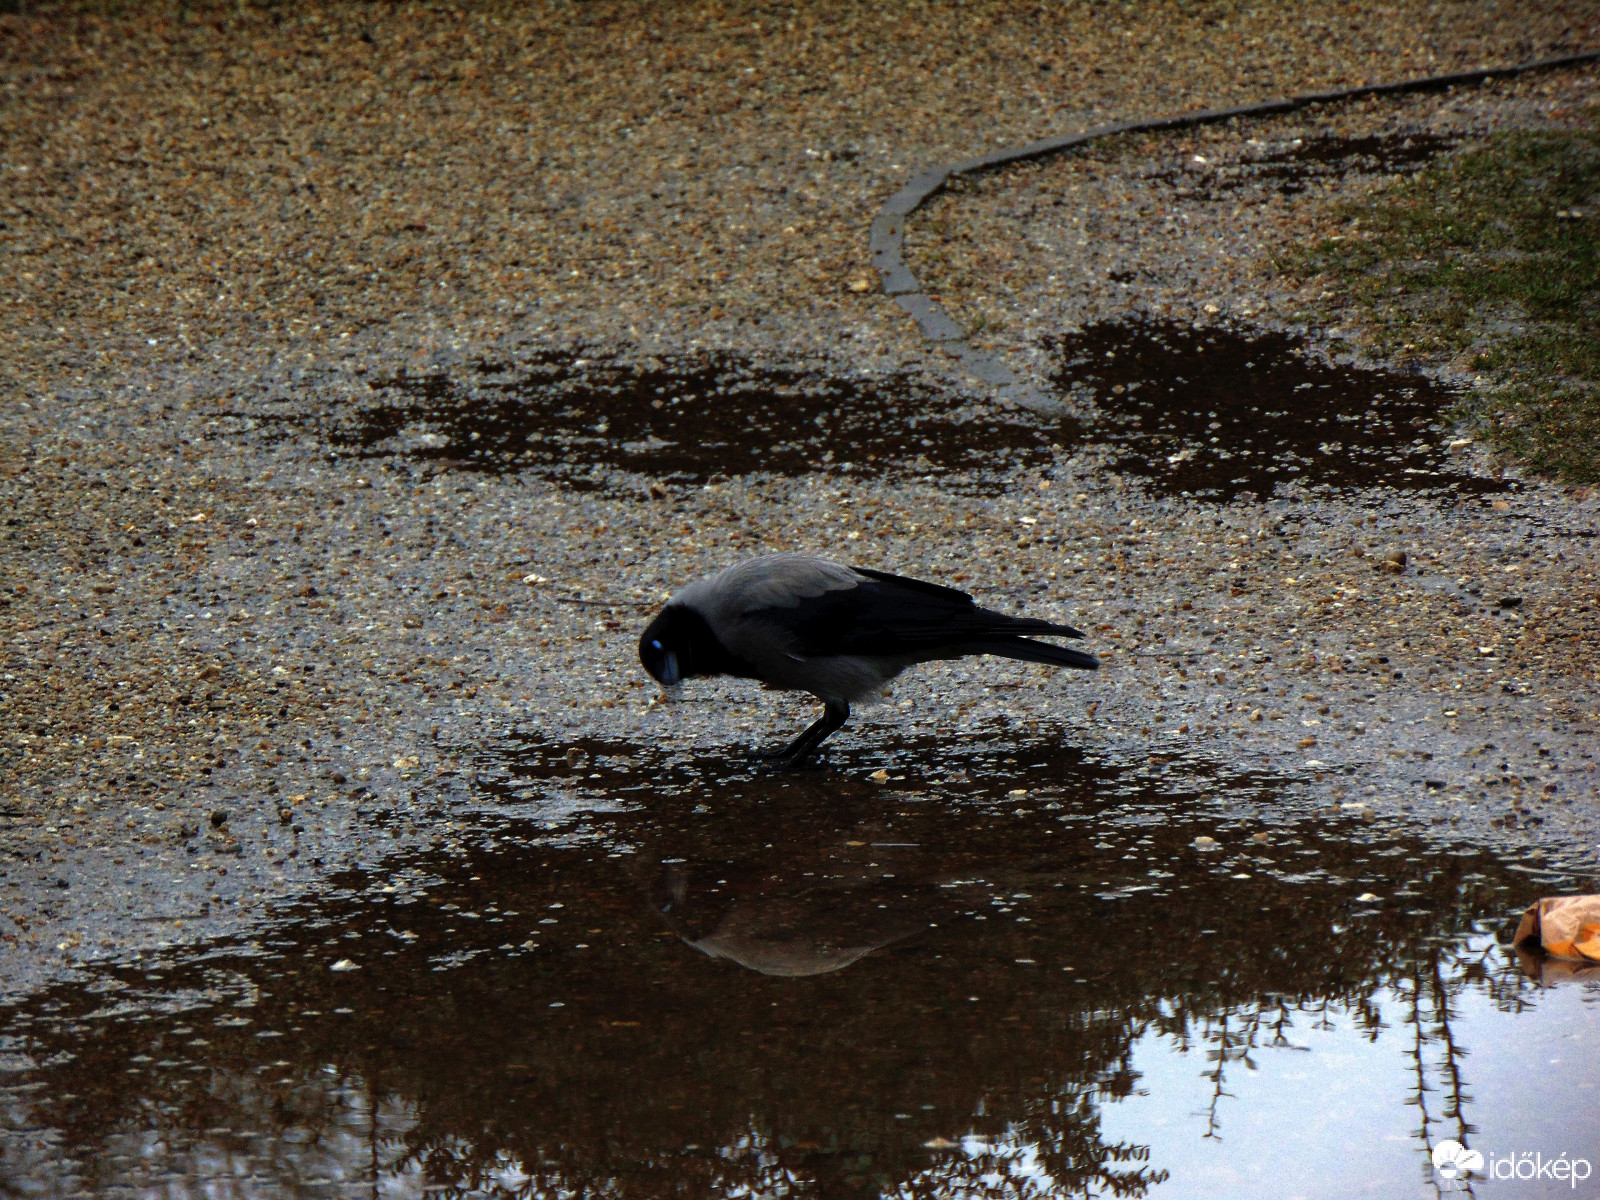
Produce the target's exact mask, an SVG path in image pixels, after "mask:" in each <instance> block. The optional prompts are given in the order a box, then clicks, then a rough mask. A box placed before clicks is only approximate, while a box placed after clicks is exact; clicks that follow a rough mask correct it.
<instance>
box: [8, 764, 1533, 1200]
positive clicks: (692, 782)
mask: <svg viewBox="0 0 1600 1200" xmlns="http://www.w3.org/2000/svg"><path fill="white" fill-rule="evenodd" d="M837 754H838V759H837V760H836V761H839V762H840V764H841V765H839V766H836V767H834V768H833V769H830V770H827V771H814V772H801V773H796V774H791V775H779V776H772V775H752V774H750V773H748V771H747V770H746V768H744V766H743V765H742V764H739V765H735V764H730V763H727V762H724V761H721V760H718V759H713V758H704V757H702V758H695V757H677V758H668V759H658V758H657V757H655V756H654V755H653V754H651V753H650V752H646V751H643V750H641V749H640V748H639V747H636V746H631V745H624V744H602V743H582V744H579V745H577V746H570V745H554V744H550V743H546V742H543V741H540V740H538V739H528V740H523V741H513V742H511V743H508V744H503V745H500V746H498V747H495V748H493V749H492V750H490V751H488V752H485V753H484V754H483V755H482V756H481V758H480V761H479V763H478V786H479V790H480V794H481V795H482V797H483V799H484V800H485V802H486V808H487V809H488V810H489V811H488V812H487V815H485V814H482V813H480V814H479V817H480V818H481V825H482V828H481V829H480V830H479V831H478V833H477V834H476V835H475V838H474V839H473V840H474V841H476V843H477V845H476V848H474V847H471V846H468V845H466V844H465V843H463V844H461V845H458V846H456V845H448V844H447V845H445V846H443V847H442V848H441V849H440V850H439V851H438V852H436V853H434V854H433V855H430V856H427V857H423V858H417V859H412V860H404V861H397V862H394V863H391V864H389V865H388V867H387V868H386V869H385V870H383V871H380V872H374V873H371V874H366V875H351V876H348V877H346V878H344V879H343V880H342V881H341V884H342V887H341V888H340V889H339V890H337V891H332V892H329V893H327V894H325V895H323V896H322V897H320V898H318V900H317V901H316V902H315V903H313V904H306V905H303V906H300V907H299V908H297V909H296V910H294V911H293V912H290V913H286V914H285V915H284V919H283V920H281V921H280V922H279V923H278V924H276V925H275V926H274V927H273V928H272V929H271V930H269V931H267V932H266V933H265V934H264V935H263V936H262V937H261V938H260V939H259V940H258V941H257V942H254V943H251V944H249V945H245V946H218V947H212V948H209V949H207V950H204V951H199V952H185V953H182V954H180V953H178V952H173V953H172V955H171V957H170V958H168V959H164V960H161V961H159V962H152V961H149V960H147V961H145V962H143V963H141V964H139V965H138V967H137V968H130V967H120V968H110V969H106V970H104V971H102V972H100V974H99V975H98V976H97V978H96V979H95V981H94V982H93V983H91V984H90V985H88V986H74V987H63V988H58V989H56V990H55V991H53V992H51V993H48V994H46V995H44V996H41V997H38V998H35V999H34V1000H32V1001H30V1002H29V1003H28V1004H27V1005H25V1006H24V1007H22V1008H20V1009H17V1010H15V1011H14V1012H13V1013H12V1014H11V1020H10V1021H9V1022H8V1028H7V1031H6V1037H7V1042H6V1049H7V1051H8V1053H10V1054H11V1055H12V1056H13V1061H12V1062H11V1065H12V1066H13V1067H14V1068H16V1069H15V1071H14V1072H13V1074H12V1075H11V1077H10V1078H11V1080H12V1081H13V1083H14V1084H15V1086H13V1087H11V1088H9V1089H7V1090H6V1091H5V1093H4V1096H5V1105H6V1122H5V1128H6V1129H7V1131H8V1132H7V1133H6V1135H5V1139H4V1142H3V1146H4V1160H3V1168H0V1169H3V1172H4V1178H5V1180H6V1187H7V1188H8V1190H10V1191H12V1192H16V1193H22V1192H29V1193H34V1192H51V1191H56V1192H70V1191H73V1190H79V1189H81V1190H87V1191H93V1192H95V1193H98V1194H117V1193H118V1192H119V1191H124V1190H145V1189H149V1188H151V1187H160V1188H162V1189H163V1190H166V1191H173V1192H180V1191H188V1190H215V1188H216V1187H218V1186H222V1185H223V1184H226V1185H227V1186H228V1187H229V1188H232V1189H236V1190H238V1191H240V1192H249V1193H251V1194H282V1193H290V1192H292V1193H295V1194H312V1195H319V1194H326V1195H333V1194H344V1193H347V1192H349V1191H350V1190H351V1188H352V1186H353V1185H358V1184H359V1185H361V1187H360V1189H359V1190H362V1191H363V1193H364V1194H365V1193H366V1192H371V1193H372V1194H375V1195H376V1194H381V1195H409V1194H421V1193H422V1191H423V1190H424V1189H425V1188H427V1189H432V1190H434V1191H440V1192H443V1193H445V1194H461V1193H467V1192H471V1193H475V1194H490V1195H527V1196H556V1195H564V1196H566V1195H585V1196H591V1195H592V1196H617V1197H632V1196H640V1197H659V1196H675V1195H683V1196H701V1195H711V1196H715V1195H730V1196H731V1195H816V1196H851V1195H859V1196H872V1195H896V1196H906V1197H913V1196H916V1197H921V1196H969V1195H970V1196H976V1195H983V1196H998V1195H1018V1196H1023V1195H1038V1194H1051V1195H1084V1194H1095V1195H1103V1194H1113V1195H1123V1196H1137V1195H1144V1194H1146V1193H1151V1192H1154V1193H1159V1192H1160V1191H1162V1189H1163V1185H1164V1184H1166V1183H1168V1182H1172V1183H1174V1184H1177V1183H1181V1180H1179V1179H1175V1178H1173V1177H1172V1176H1171V1171H1172V1167H1171V1166H1169V1165H1168V1162H1166V1161H1163V1155H1167V1156H1168V1157H1171V1156H1172V1155H1175V1154H1176V1153H1177V1151H1176V1150H1174V1149H1170V1147H1172V1146H1177V1145H1178V1143H1175V1142H1171V1141H1170V1139H1167V1140H1160V1144H1159V1146H1158V1145H1157V1141H1158V1140H1159V1139H1153V1137H1152V1136H1148V1135H1146V1134H1145V1133H1144V1132H1143V1131H1141V1130H1138V1129H1135V1130H1132V1131H1130V1132H1127V1133H1113V1132H1111V1126H1112V1125H1118V1126H1119V1128H1121V1127H1122V1126H1123V1125H1125V1124H1126V1122H1122V1123H1120V1124H1119V1123H1118V1122H1117V1121H1114V1120H1113V1119H1112V1118H1114V1117H1115V1116H1116V1115H1117V1114H1118V1112H1119V1111H1120V1110H1121V1109H1122V1107H1123V1106H1133V1105H1143V1106H1145V1111H1155V1112H1156V1113H1158V1114H1159V1113H1161V1112H1162V1111H1163V1110H1162V1105H1163V1103H1164V1100H1163V1095H1164V1091H1163V1089H1160V1088H1154V1087H1153V1085H1152V1083H1151V1082H1150V1081H1151V1080H1152V1079H1153V1078H1155V1077H1156V1076H1157V1075H1159V1074H1160V1071H1156V1070H1154V1069H1153V1067H1152V1065H1151V1063H1150V1062H1149V1061H1146V1060H1150V1058H1151V1055H1152V1054H1164V1055H1165V1056H1166V1059H1167V1060H1170V1061H1169V1064H1168V1065H1169V1066H1170V1064H1171V1063H1172V1062H1179V1063H1185V1064H1188V1066H1185V1067H1184V1068H1183V1073H1184V1074H1185V1075H1186V1076H1190V1075H1195V1074H1197V1072H1195V1071H1190V1070H1189V1066H1193V1065H1195V1064H1194V1063H1193V1061H1192V1060H1193V1058H1194V1055H1195V1053H1196V1052H1199V1054H1200V1055H1202V1056H1205V1057H1206V1059H1207V1063H1208V1065H1207V1066H1206V1067H1205V1068H1204V1069H1205V1070H1206V1071H1207V1073H1208V1076H1207V1078H1206V1079H1205V1080H1204V1081H1203V1082H1204V1084H1205V1086H1206V1087H1207V1088H1208V1089H1209V1092H1210V1095H1211V1097H1212V1108H1211V1112H1210V1114H1209V1116H1208V1117H1207V1124H1208V1126H1209V1132H1211V1133H1213V1134H1215V1133H1216V1132H1218V1131H1226V1130H1227V1128H1228V1123H1229V1121H1230V1120H1236V1119H1239V1120H1242V1119H1243V1118H1244V1116H1245V1115H1246V1112H1247V1111H1248V1110H1244V1111H1230V1110H1229V1109H1228V1107H1227V1103H1228V1102H1227V1099H1226V1098H1227V1097H1228V1095H1229V1094H1230V1092H1231V1091H1233V1090H1234V1083H1233V1080H1234V1078H1235V1074H1236V1073H1238V1072H1246V1071H1248V1070H1249V1069H1250V1068H1251V1066H1252V1065H1254V1060H1255V1059H1257V1058H1258V1057H1259V1056H1261V1055H1263V1054H1268V1053H1273V1052H1274V1050H1273V1047H1274V1046H1282V1045H1285V1044H1289V1043H1292V1042H1294V1041H1295V1040H1296V1039H1297V1038H1300V1037H1301V1036H1302V1035H1303V1034H1306V1032H1307V1031H1312V1032H1314V1031H1315V1030H1317V1029H1318V1028H1321V1029H1323V1030H1324V1031H1326V1030H1330V1029H1338V1030H1343V1031H1346V1032H1345V1033H1344V1034H1341V1036H1342V1037H1344V1038H1345V1040H1346V1041H1349V1040H1354V1041H1355V1042H1357V1043H1362V1042H1363V1039H1366V1040H1367V1041H1368V1042H1373V1043H1375V1042H1376V1041H1377V1039H1378V1038H1379V1037H1380V1035H1382V1036H1383V1037H1384V1038H1387V1039H1388V1040H1391V1041H1392V1038H1389V1035H1387V1034H1384V1033H1383V1030H1384V1028H1385V1025H1386V1024H1387V1025H1388V1026H1389V1027H1391V1028H1392V1027H1395V1026H1396V1025H1397V1024H1398V1025H1404V1024H1405V1022H1406V1021H1408V1020H1409V1021H1411V1025H1409V1026H1406V1028H1407V1029H1408V1031H1409V1033H1410V1035H1411V1036H1412V1039H1413V1044H1414V1049H1415V1054H1414V1058H1415V1062H1414V1070H1413V1072H1412V1075H1413V1078H1412V1082H1411V1083H1410V1084H1409V1085H1407V1086H1408V1087H1409V1088H1410V1089H1411V1090H1412V1092H1413V1094H1414V1097H1415V1099H1416V1100H1417V1101H1418V1102H1419V1103H1421V1104H1422V1105H1423V1107H1422V1108H1421V1109H1420V1110H1419V1109H1416V1108H1415V1106H1413V1107H1412V1108H1407V1109H1405V1111H1406V1112H1407V1113H1408V1114H1410V1117H1408V1124H1406V1125H1405V1127H1397V1128H1394V1129H1392V1130H1389V1131H1388V1132H1389V1133H1390V1134H1392V1135H1395V1136H1397V1137H1400V1138H1410V1139H1412V1140H1411V1141H1410V1142H1409V1146H1410V1151H1409V1153H1410V1154H1411V1156H1412V1158H1414V1159H1415V1160H1416V1161H1417V1162H1422V1161H1424V1160H1425V1155H1426V1147H1427V1145H1428V1142H1429V1140H1430V1139H1437V1138H1440V1137H1461V1136H1462V1135H1463V1131H1464V1130H1466V1129H1467V1124H1466V1123H1467V1122H1468V1121H1469V1120H1470V1119H1471V1114H1470V1113H1469V1111H1468V1109H1469V1108H1470V1105H1469V1104H1468V1102H1467V1100H1466V1096H1467V1094H1468V1087H1467V1083H1468V1080H1467V1078H1466V1076H1467V1075H1468V1074H1469V1073H1470V1072H1469V1071H1468V1070H1467V1068H1466V1067H1464V1066H1463V1062H1464V1056H1463V1053H1462V1051H1463V1049H1464V1047H1462V1046H1461V1045H1460V1044H1459V1042H1458V1040H1455V1039H1456V1038H1457V1034H1455V1033H1454V1032H1452V1028H1451V1020H1452V1016H1451V1014H1452V1012H1453V1010H1454V1007H1455V1006H1459V1005H1460V1004H1462V1003H1463V1002H1464V1001H1467V1000H1471V1001H1472V1003H1474V1004H1476V1005H1477V1006H1478V1007H1480V1008H1483V1009H1484V1010H1485V1011H1488V1012H1490V1013H1492V1014H1494V1016H1495V1018H1496V1019H1497V1020H1500V1021H1502V1022H1510V1021H1511V1020H1513V1017H1512V1016H1511V1014H1514V1013H1517V1012H1519V1011H1521V1010H1522V1009H1524V1008H1529V1007H1530V997H1531V996H1533V995H1535V993H1534V991H1533V989H1532V987H1531V985H1527V984H1524V983H1522V982H1521V981H1519V979H1518V977H1517V976H1515V975H1514V974H1513V973H1512V972H1511V971H1510V970H1509V969H1508V967H1507V965H1506V959H1505V956H1504V954H1503V952H1502V951H1500V950H1499V949H1498V948H1497V947H1496V946H1495V945H1494V942H1493V938H1492V936H1490V934H1489V933H1488V931H1489V929H1490V925H1489V924H1486V922H1497V921H1498V920H1499V919H1500V918H1501V917H1502V916H1503V915H1504V914H1505V913H1506V912H1507V910H1508V908H1509V907H1510V898H1511V897H1512V896H1513V895H1516V896H1518V897H1520V896H1521V895H1523V894H1525V892H1526V889H1527V887H1528V883H1527V879H1528V877H1527V876H1525V875H1517V874H1514V873H1512V872H1511V871H1510V870H1509V869H1508V868H1506V867H1504V866H1503V865H1501V864H1500V863H1498V862H1497V861H1496V860H1495V859H1493V858H1491V857H1489V856H1487V855H1485V854H1482V853H1480V852H1478V851H1475V850H1471V849H1467V848H1455V849H1450V848H1439V847H1428V846H1424V845H1422V844H1420V843H1417V842H1413V841H1409V840H1406V839H1405V838H1402V837H1397V836H1396V835H1395V834H1394V833H1393V832H1392V831H1388V830H1385V829H1383V828H1382V827H1379V826H1376V825H1369V824H1366V823H1363V822H1361V821H1360V820H1355V819H1345V818H1335V817H1331V816H1329V815H1328V814H1326V813H1323V814H1311V813H1305V812H1300V811H1298V810H1296V809H1295V808H1294V806H1293V804H1292V797H1290V796H1288V795H1287V794H1286V793H1285V792H1283V791H1282V790H1281V789H1280V788H1279V787H1278V786H1277V785H1276V784H1275V783H1274V781H1271V780H1267V779H1261V778H1244V777H1230V776H1227V775H1224V774H1219V773H1217V772H1216V771H1214V770H1211V769H1208V768H1207V767H1206V766H1205V765H1204V764H1199V763H1190V762H1185V761H1182V760H1177V761H1172V762H1159V761H1156V760H1155V759H1151V760H1149V761H1146V762H1141V763H1138V764H1130V763H1114V762H1105V761H1097V760H1093V759H1090V758H1087V757H1085V756H1083V755H1080V754H1077V753H1075V752H1072V751H1069V750H1063V749H1061V748H1059V747H1056V746H1052V745H1050V744H1048V743H1047V742H1044V741H1039V740H1030V739H1028V738H1023V739H1021V740H1018V739H1016V738H1010V737H1008V738H1005V739H1004V740H995V741H988V742H984V741H976V740H965V739H961V740H956V741H954V742H953V743H948V744H945V745H942V746H935V745H932V744H930V745H927V746H922V747H915V748H912V750H909V751H907V752H905V754H904V755H903V757H901V758H899V759H897V760H895V761H898V762H907V763H910V762H916V763H918V764H925V765H921V766H918V767H915V768H913V767H909V766H908V767H906V768H905V769H904V770H903V771H902V770H900V769H897V768H896V767H895V766H894V765H893V763H888V764H885V768H884V778H883V781H882V782H873V781H872V780H871V779H870V778H868V776H869V773H870V772H871V770H872V769H873V768H874V767H876V766H879V765H880V763H882V762H883V760H881V759H876V758H868V757H866V754H865V752H856V751H850V750H848V749H843V750H841V751H839V752H837ZM581 801H586V802H589V804H590V805H592V807H589V806H586V805H585V804H584V803H575V802H581ZM602 802H603V803H602ZM1202 835H1203V836H1205V837H1210V838H1214V839H1215V841H1216V843H1217V845H1216V848H1215V849H1213V850H1206V849H1201V848H1197V846H1196V844H1195V838H1196V837H1198V836H1202ZM1547 886H1548V885H1547ZM1368 896H1377V897H1379V899H1378V900H1371V899H1366V898H1365V897H1368ZM336 963H337V964H341V965H344V964H348V965H349V966H353V967H354V968H355V969H343V970H334V969H331V968H332V967H333V966H334V964H336ZM152 976H159V978H157V979H152V978H151V977H152ZM1407 1004H1409V1005H1410V1009H1409V1010H1407V1009H1406V1008H1405V1006H1406V1005H1407ZM1397 1006H1398V1007H1397ZM1408 1014H1409V1015H1408ZM1536 1016H1537V1010H1536V1009H1530V1014H1529V1015H1525V1016H1523V1017H1519V1018H1516V1020H1518V1021H1528V1020H1531V1019H1533V1018H1536ZM1385 1044H1387V1041H1386V1042H1385ZM1341 1045H1342V1043H1341ZM1140 1062H1145V1065H1144V1066H1141V1065H1139V1063H1140ZM1163 1069H1165V1068H1163ZM1479 1082H1482V1081H1481V1080H1479ZM1180 1090H1183V1089H1179V1088H1177V1087H1173V1088H1172V1091H1173V1093H1174V1095H1173V1097H1172V1099H1171V1100H1170V1101H1166V1103H1169V1104H1177V1105H1180V1106H1181V1105H1185V1104H1188V1103H1189V1095H1188V1091H1190V1090H1192V1089H1188V1090H1183V1095H1181V1096H1179V1095H1177V1094H1176V1093H1177V1092H1179V1091H1180ZM1151 1106H1154V1109H1153V1110H1151ZM1129 1111H1133V1110H1132V1108H1131V1107H1130V1108H1129ZM1183 1112H1184V1110H1183V1109H1181V1108H1179V1109H1175V1110H1173V1111H1172V1112H1167V1113H1166V1116H1167V1117H1174V1118H1176V1117H1181V1116H1182V1115H1183ZM1259 1116H1260V1114H1259V1113H1257V1114H1254V1117H1256V1118H1259ZM1412 1118H1414V1119H1412ZM1297 1119H1298V1115H1297V1114H1296V1113H1295V1112H1293V1111H1285V1112H1283V1113H1282V1114H1281V1120H1282V1121H1283V1122H1284V1123H1285V1125H1286V1126H1287V1125H1289V1124H1291V1123H1293V1122H1294V1121H1295V1120H1297ZM1159 1124H1160V1122H1159V1121H1157V1122H1153V1123H1152V1125H1151V1132H1152V1133H1155V1132H1158V1130H1157V1129H1156V1126H1157V1125H1159ZM1203 1132H1204V1131H1203ZM1163 1138H1165V1135H1163ZM1153 1147H1154V1149H1153ZM1409 1161H1410V1160H1408V1162H1409ZM1407 1179H1408V1180H1409V1181H1411V1182H1414V1181H1415V1171H1414V1169H1411V1173H1410V1174H1409V1175H1408V1176H1407ZM1407 1186H1410V1184H1409V1183H1408V1185H1407Z"/></svg>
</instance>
